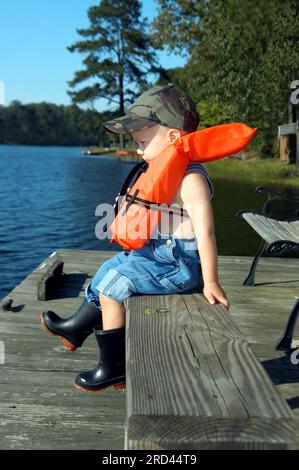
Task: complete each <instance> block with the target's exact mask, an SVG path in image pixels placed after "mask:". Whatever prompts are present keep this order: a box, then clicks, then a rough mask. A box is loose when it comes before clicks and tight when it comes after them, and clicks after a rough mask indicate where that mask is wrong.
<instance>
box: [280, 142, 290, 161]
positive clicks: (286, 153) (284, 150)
mask: <svg viewBox="0 0 299 470" xmlns="http://www.w3.org/2000/svg"><path fill="white" fill-rule="evenodd" d="M279 150H280V152H279V154H280V158H279V159H280V161H281V162H288V163H290V156H291V148H290V141H289V136H288V135H281V136H280V137H279Z"/></svg>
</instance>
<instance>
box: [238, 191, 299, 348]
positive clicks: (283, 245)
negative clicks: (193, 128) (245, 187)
mask: <svg viewBox="0 0 299 470" xmlns="http://www.w3.org/2000/svg"><path fill="white" fill-rule="evenodd" d="M256 192H257V193H258V194H261V193H263V192H266V193H267V194H268V199H267V200H266V201H265V203H264V205H263V207H262V213H261V214H258V213H256V212H253V211H250V210H244V209H243V210H240V211H238V212H237V214H236V218H237V219H244V220H245V221H246V222H247V223H248V224H249V225H250V226H251V227H252V228H253V230H254V231H255V232H256V233H258V234H259V235H260V236H261V238H262V243H261V245H260V247H259V249H258V251H257V253H256V255H255V257H254V259H253V261H252V264H251V267H250V270H249V274H248V276H247V277H246V279H245V280H244V282H243V285H244V286H253V285H254V278H255V271H256V267H257V264H258V261H259V259H260V257H261V256H263V255H265V256H276V257H286V258H290V257H291V258H299V198H293V197H292V198H291V197H289V196H287V195H285V194H280V193H276V192H275V191H272V190H271V189H269V188H265V187H263V186H259V187H257V188H256ZM279 205H280V207H279ZM292 213H293V214H294V216H293V217H290V215H291V214H292ZM269 214H270V215H271V216H272V217H269ZM276 214H279V215H278V217H279V219H278V218H273V217H274V216H275V215H276ZM296 298H297V297H296ZM297 299H298V298H297ZM298 315H299V300H296V302H295V304H294V306H293V308H292V311H291V313H290V316H289V319H288V321H287V324H286V327H285V330H284V333H283V335H282V337H281V338H280V339H279V340H278V342H277V344H276V349H277V350H278V351H289V350H291V349H292V348H293V347H294V348H296V347H297V345H296V342H295V341H294V339H293V334H294V330H295V326H296V322H297V318H298ZM293 345H294V346H293Z"/></svg>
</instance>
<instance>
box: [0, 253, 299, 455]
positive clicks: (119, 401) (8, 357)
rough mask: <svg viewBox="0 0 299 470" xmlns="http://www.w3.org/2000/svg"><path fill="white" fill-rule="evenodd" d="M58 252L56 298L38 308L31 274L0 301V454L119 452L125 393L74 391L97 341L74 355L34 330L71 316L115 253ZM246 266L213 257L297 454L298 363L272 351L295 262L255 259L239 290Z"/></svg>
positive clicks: (290, 296) (92, 361) (297, 283)
mask: <svg viewBox="0 0 299 470" xmlns="http://www.w3.org/2000/svg"><path fill="white" fill-rule="evenodd" d="M58 253H59V255H60V256H61V257H62V259H63V261H64V269H63V271H64V273H65V274H64V276H63V278H62V281H63V282H62V283H61V290H60V291H59V292H57V295H56V296H55V298H53V299H51V300H48V301H37V289H36V277H35V274H34V273H33V274H32V275H30V276H28V277H27V278H26V279H25V280H24V281H23V282H22V283H21V284H20V285H19V286H17V287H16V288H15V289H14V290H13V291H12V292H10V293H9V294H8V295H7V296H6V297H5V299H3V301H5V300H8V299H9V298H12V299H13V304H12V310H11V311H1V310H0V339H1V341H2V342H4V346H5V362H4V364H1V363H0V368H1V381H0V423H1V426H0V449H104V450H114V449H123V448H124V434H125V419H126V392H123V391H116V390H114V389H108V390H107V391H105V392H101V393H95V394H90V393H84V392H80V391H78V390H77V389H75V388H74V387H73V386H72V382H73V380H74V378H75V376H76V374H77V372H78V371H80V370H88V369H91V368H93V367H94V366H95V365H96V363H97V361H98V350H97V347H96V344H95V339H94V338H93V336H91V337H89V338H88V339H87V341H86V342H85V343H84V345H83V347H82V348H80V349H79V350H78V351H76V352H74V353H73V352H71V351H68V350H66V349H65V348H64V347H63V346H62V343H61V342H60V340H59V339H58V338H57V337H53V336H50V335H47V334H46V333H45V331H44V330H43V329H42V327H41V325H40V323H39V315H40V312H41V311H43V310H44V309H52V310H54V311H57V312H59V313H61V315H63V316H66V317H67V316H69V315H70V314H71V313H72V312H73V311H75V310H76V308H77V307H78V306H79V304H80V302H81V298H83V296H84V287H85V286H86V285H87V283H88V282H89V280H90V278H91V277H92V276H93V274H94V272H95V270H96V269H97V267H98V265H99V264H100V263H102V262H103V261H104V260H106V259H107V258H109V257H110V256H112V255H114V254H115V253H116V252H111V251H109V252H107V251H94V250H58ZM49 254H50V253H49ZM251 261H252V258H251V257H247V256H246V257H245V256H244V257H234V256H219V278H220V282H221V285H222V286H223V288H224V289H225V291H226V293H227V296H228V298H229V300H230V303H231V308H230V313H231V315H232V316H233V318H234V320H235V322H236V323H237V325H238V327H239V328H240V330H241V331H242V333H243V334H244V335H245V336H246V338H247V340H248V342H249V343H250V345H251V347H252V349H253V351H254V352H255V353H256V355H257V357H258V358H259V360H260V361H261V363H262V364H263V366H264V367H265V368H266V370H267V372H268V373H269V375H270V377H271V379H272V381H273V382H274V383H275V384H276V386H277V388H278V390H279V391H280V393H281V394H282V396H283V397H284V398H285V399H286V400H287V402H288V404H289V406H290V407H291V408H292V410H293V412H294V414H295V416H296V423H297V424H296V432H295V434H294V438H293V442H292V444H291V447H290V448H291V449H299V364H298V365H292V364H291V362H290V360H289V358H288V357H287V356H284V354H283V353H281V352H277V351H275V350H274V347H275V344H276V341H277V340H278V338H279V337H280V336H281V334H282V332H283V329H284V326H285V323H286V320H287V317H288V315H289V313H290V310H291V307H292V305H293V304H294V301H295V300H294V298H295V296H298V295H299V270H298V260H296V259H283V258H280V259H278V258H276V259H275V258H261V260H260V263H259V269H258V272H257V274H256V283H257V285H256V286H254V287H245V286H243V285H242V282H243V280H244V278H245V277H246V274H247V272H248V269H249V266H250V264H251ZM79 297H80V299H79ZM298 323H299V322H298ZM298 329H299V325H298ZM298 329H297V332H298ZM298 333H299V332H298ZM297 338H299V334H297ZM298 357H299V356H298Z"/></svg>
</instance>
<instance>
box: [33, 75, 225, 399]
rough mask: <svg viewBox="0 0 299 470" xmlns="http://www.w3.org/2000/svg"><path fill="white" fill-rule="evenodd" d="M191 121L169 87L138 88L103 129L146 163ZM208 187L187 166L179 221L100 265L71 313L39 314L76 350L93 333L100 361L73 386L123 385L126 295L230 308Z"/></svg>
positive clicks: (194, 120) (187, 107)
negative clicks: (196, 295) (182, 298)
mask: <svg viewBox="0 0 299 470" xmlns="http://www.w3.org/2000/svg"><path fill="white" fill-rule="evenodd" d="M198 124H199V116H198V114H197V111H196V107H195V104H194V103H193V102H192V101H191V99H190V98H189V97H188V96H186V94H185V93H183V92H182V91H181V90H179V89H178V88H176V87H174V86H173V85H172V84H168V85H166V86H155V87H153V88H151V89H150V90H148V91H146V92H145V93H143V94H142V95H141V96H140V97H139V98H138V99H137V100H136V101H135V102H134V104H133V105H132V106H131V108H130V110H129V111H128V113H127V114H126V115H125V116H123V117H120V118H118V119H115V120H112V121H109V122H107V123H105V124H104V127H105V128H106V129H107V130H108V131H110V132H115V133H130V134H131V135H132V137H133V139H134V140H135V141H136V142H137V144H138V154H139V155H140V156H141V157H142V158H143V159H144V160H145V161H146V162H149V161H151V160H153V159H154V158H156V157H157V156H158V155H160V154H161V152H163V150H164V149H165V148H166V147H167V146H169V145H170V144H171V143H172V142H174V141H175V140H176V139H178V138H179V137H181V136H182V135H184V134H187V133H190V132H194V131H195V130H196V129H197V126H198ZM213 192H214V188H213V185H212V182H211V180H210V178H209V176H208V174H207V172H206V170H205V169H204V167H203V166H202V165H201V164H200V163H190V164H189V165H188V167H187V169H186V171H185V174H184V175H183V178H182V181H181V184H180V186H179V188H178V189H177V191H176V194H175V195H174V198H173V201H172V204H176V205H177V206H179V207H184V208H186V210H187V214H188V216H187V217H186V216H184V217H183V219H182V218H180V219H178V217H174V216H171V215H169V219H168V220H169V227H168V230H166V231H167V233H166V234H165V233H161V231H160V230H161V225H160V226H158V227H157V229H156V231H155V234H152V236H151V237H150V239H149V240H148V242H147V243H146V244H145V245H144V246H143V247H142V248H141V249H139V250H131V251H128V250H124V251H122V252H120V253H119V254H117V255H115V256H113V257H112V258H110V259H109V260H107V261H106V262H104V263H103V264H102V265H101V266H100V267H99V269H98V271H97V272H96V274H95V276H94V277H93V279H92V281H91V282H90V284H89V285H88V286H87V288H86V292H85V294H86V295H85V299H84V301H83V303H82V304H81V306H80V307H79V309H78V311H77V312H76V313H75V314H74V315H72V316H71V317H70V318H68V319H63V318H61V317H59V316H58V315H57V314H56V313H55V312H52V311H47V312H43V313H42V315H41V321H42V324H43V326H44V327H45V328H46V329H47V330H48V332H50V333H52V334H55V335H58V336H61V337H62V339H63V342H64V344H65V346H66V347H68V348H69V349H72V350H75V349H76V348H77V347H80V346H81V345H82V343H83V342H84V340H85V339H86V338H87V336H89V335H90V334H91V333H92V332H93V331H94V332H95V335H96V339H97V342H98V345H99V348H100V351H101V355H100V361H99V363H98V365H97V367H95V369H92V370H91V371H85V372H80V373H79V374H78V375H77V377H76V380H75V386H76V387H77V388H79V389H80V390H84V391H99V390H103V389H105V388H106V387H109V386H114V387H115V388H123V387H124V386H125V313H126V312H125V308H124V305H123V302H124V300H126V299H127V298H128V297H130V296H131V295H135V294H138V295H139V294H153V295H155V294H156V295H159V294H174V293H181V292H186V291H189V290H193V289H196V290H197V291H198V292H203V294H204V296H205V297H206V299H207V300H208V301H209V302H210V303H215V302H220V303H222V304H223V305H224V306H225V307H226V308H227V309H228V308H229V301H228V299H227V297H226V294H225V292H224V290H223V289H222V287H221V286H220V284H219V280H218V264H217V245H216V239H215V231H214V219H213V210H212V205H211V198H212V196H213ZM198 209H200V210H198ZM199 214H200V216H199ZM160 224H163V220H162V221H161V222H160ZM159 229H160V230H159ZM164 232H165V230H164Z"/></svg>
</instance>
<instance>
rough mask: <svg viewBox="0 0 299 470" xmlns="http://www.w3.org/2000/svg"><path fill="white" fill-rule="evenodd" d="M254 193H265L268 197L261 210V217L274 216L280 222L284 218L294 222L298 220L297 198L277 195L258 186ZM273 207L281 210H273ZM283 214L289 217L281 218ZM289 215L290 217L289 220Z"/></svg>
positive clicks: (298, 207)
mask: <svg viewBox="0 0 299 470" xmlns="http://www.w3.org/2000/svg"><path fill="white" fill-rule="evenodd" d="M255 192H256V193H257V194H262V193H267V196H268V197H267V200H266V201H265V202H264V204H263V207H262V209H261V211H262V215H265V216H268V217H271V216H272V217H273V216H274V218H279V219H280V220H282V218H283V219H284V218H286V220H296V219H298V218H299V198H297V197H290V196H288V195H287V194H285V193H278V192H276V191H273V189H270V188H266V187H265V186H258V187H257V188H256V190H255ZM276 203H277V204H276ZM275 205H276V206H277V207H280V209H281V210H280V211H278V210H277V209H276V210H275ZM271 207H272V210H271ZM283 212H285V214H287V213H288V214H289V216H287V215H285V216H284V217H281V214H283ZM291 214H292V216H291V219H290V215H291ZM283 215H284V214H283Z"/></svg>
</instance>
